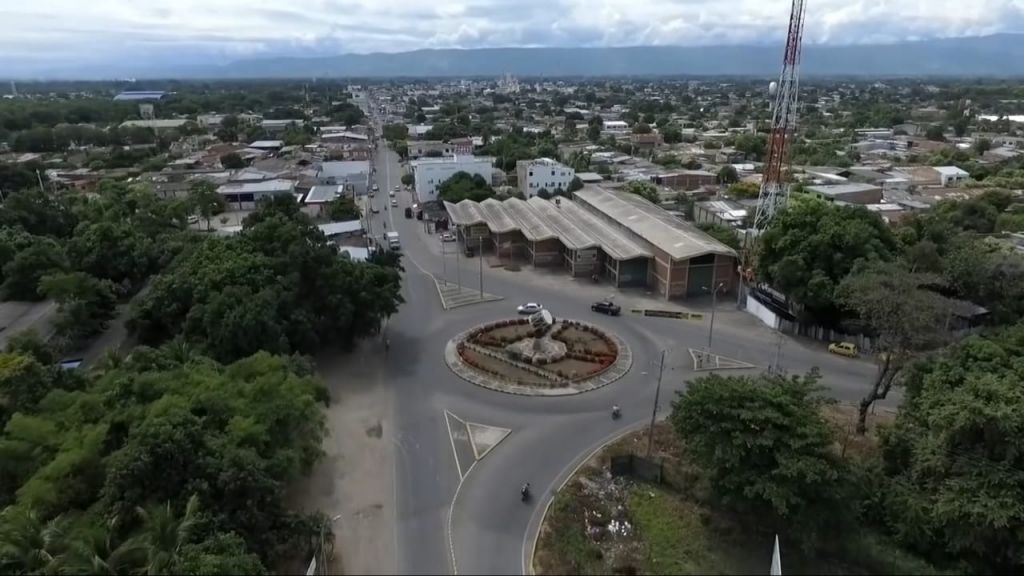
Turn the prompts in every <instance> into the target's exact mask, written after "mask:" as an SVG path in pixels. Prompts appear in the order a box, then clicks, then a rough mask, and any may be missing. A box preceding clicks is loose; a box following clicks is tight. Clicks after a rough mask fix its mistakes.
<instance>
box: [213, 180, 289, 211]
mask: <svg viewBox="0 0 1024 576" xmlns="http://www.w3.org/2000/svg"><path fill="white" fill-rule="evenodd" d="M217 193H218V194H220V195H221V197H222V198H224V201H225V202H227V203H228V204H234V205H237V206H238V208H239V209H243V210H244V209H247V208H253V207H255V204H256V202H259V201H260V200H262V199H264V198H269V197H271V196H277V195H279V194H291V195H294V194H295V182H293V181H291V180H284V179H273V180H260V181H256V182H229V183H227V184H223V185H221V186H219V187H218V188H217Z"/></svg>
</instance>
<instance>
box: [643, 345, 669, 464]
mask: <svg viewBox="0 0 1024 576" xmlns="http://www.w3.org/2000/svg"><path fill="white" fill-rule="evenodd" d="M667 353H668V350H667V349H664V350H662V351H661V361H660V362H659V363H658V386H657V387H656V388H655V389H654V406H653V407H652V408H651V425H650V427H649V428H648V430H647V457H648V458H650V457H651V451H652V450H653V449H654V420H655V419H656V418H657V416H658V398H659V397H660V396H661V378H662V376H664V375H665V355H666V354H667ZM645 374H646V372H645Z"/></svg>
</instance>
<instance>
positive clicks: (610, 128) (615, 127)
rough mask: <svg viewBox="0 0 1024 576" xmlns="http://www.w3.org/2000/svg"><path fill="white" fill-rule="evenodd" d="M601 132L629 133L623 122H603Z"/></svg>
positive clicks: (626, 125) (627, 125)
mask: <svg viewBox="0 0 1024 576" xmlns="http://www.w3.org/2000/svg"><path fill="white" fill-rule="evenodd" d="M601 130H602V131H603V132H608V133H610V134H625V133H626V132H629V124H627V123H626V122H625V121H623V120H605V121H604V124H603V125H602V127H601Z"/></svg>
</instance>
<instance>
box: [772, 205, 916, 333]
mask: <svg viewBox="0 0 1024 576" xmlns="http://www.w3.org/2000/svg"><path fill="white" fill-rule="evenodd" d="M897 251H898V245H897V242H896V238H895V236H893V233H892V231H891V230H890V229H889V227H888V226H887V225H886V224H885V223H884V222H883V221H882V219H881V218H879V217H878V215H876V214H873V213H872V212H869V211H868V210H867V209H865V208H863V207H859V206H857V207H854V206H837V205H835V204H831V203H829V202H825V201H823V200H819V199H817V198H796V197H794V198H793V199H792V200H791V201H790V203H789V206H788V207H787V208H786V209H785V210H784V211H783V212H782V213H781V214H779V215H778V216H777V217H776V218H775V219H774V220H773V221H772V225H771V226H770V227H769V228H768V229H767V230H766V231H765V232H764V234H763V235H762V236H761V241H760V252H759V255H758V260H757V272H758V275H759V277H760V278H762V279H764V280H765V281H767V282H768V283H769V284H771V285H772V286H773V287H774V288H775V289H777V290H779V291H781V292H783V293H784V294H786V295H787V296H788V297H789V298H791V299H793V300H794V301H795V302H796V303H797V304H798V305H799V306H802V307H803V311H804V312H805V313H806V314H809V315H810V316H811V317H812V318H814V319H815V320H817V321H819V322H822V323H824V324H831V325H834V324H835V323H837V322H839V320H840V319H841V318H842V312H841V310H840V309H839V307H838V306H837V299H836V297H835V290H836V287H837V286H838V285H839V283H840V282H842V280H843V279H844V278H846V276H847V275H848V274H850V272H851V271H852V270H853V269H854V267H855V266H856V265H857V264H860V263H867V262H873V261H883V262H887V261H891V260H893V259H895V257H896V255H897Z"/></svg>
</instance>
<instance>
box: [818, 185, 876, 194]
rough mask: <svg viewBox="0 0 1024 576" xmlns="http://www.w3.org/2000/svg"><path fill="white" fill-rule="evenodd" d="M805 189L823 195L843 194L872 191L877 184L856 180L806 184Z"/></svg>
mask: <svg viewBox="0 0 1024 576" xmlns="http://www.w3.org/2000/svg"><path fill="white" fill-rule="evenodd" d="M807 190H808V191H810V192H814V193H815V194H823V195H825V196H841V195H843V194H857V193H859V192H874V191H877V190H878V186H876V185H874V184H860V183H857V182H850V183H848V184H825V185H822V186H808V187H807Z"/></svg>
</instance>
